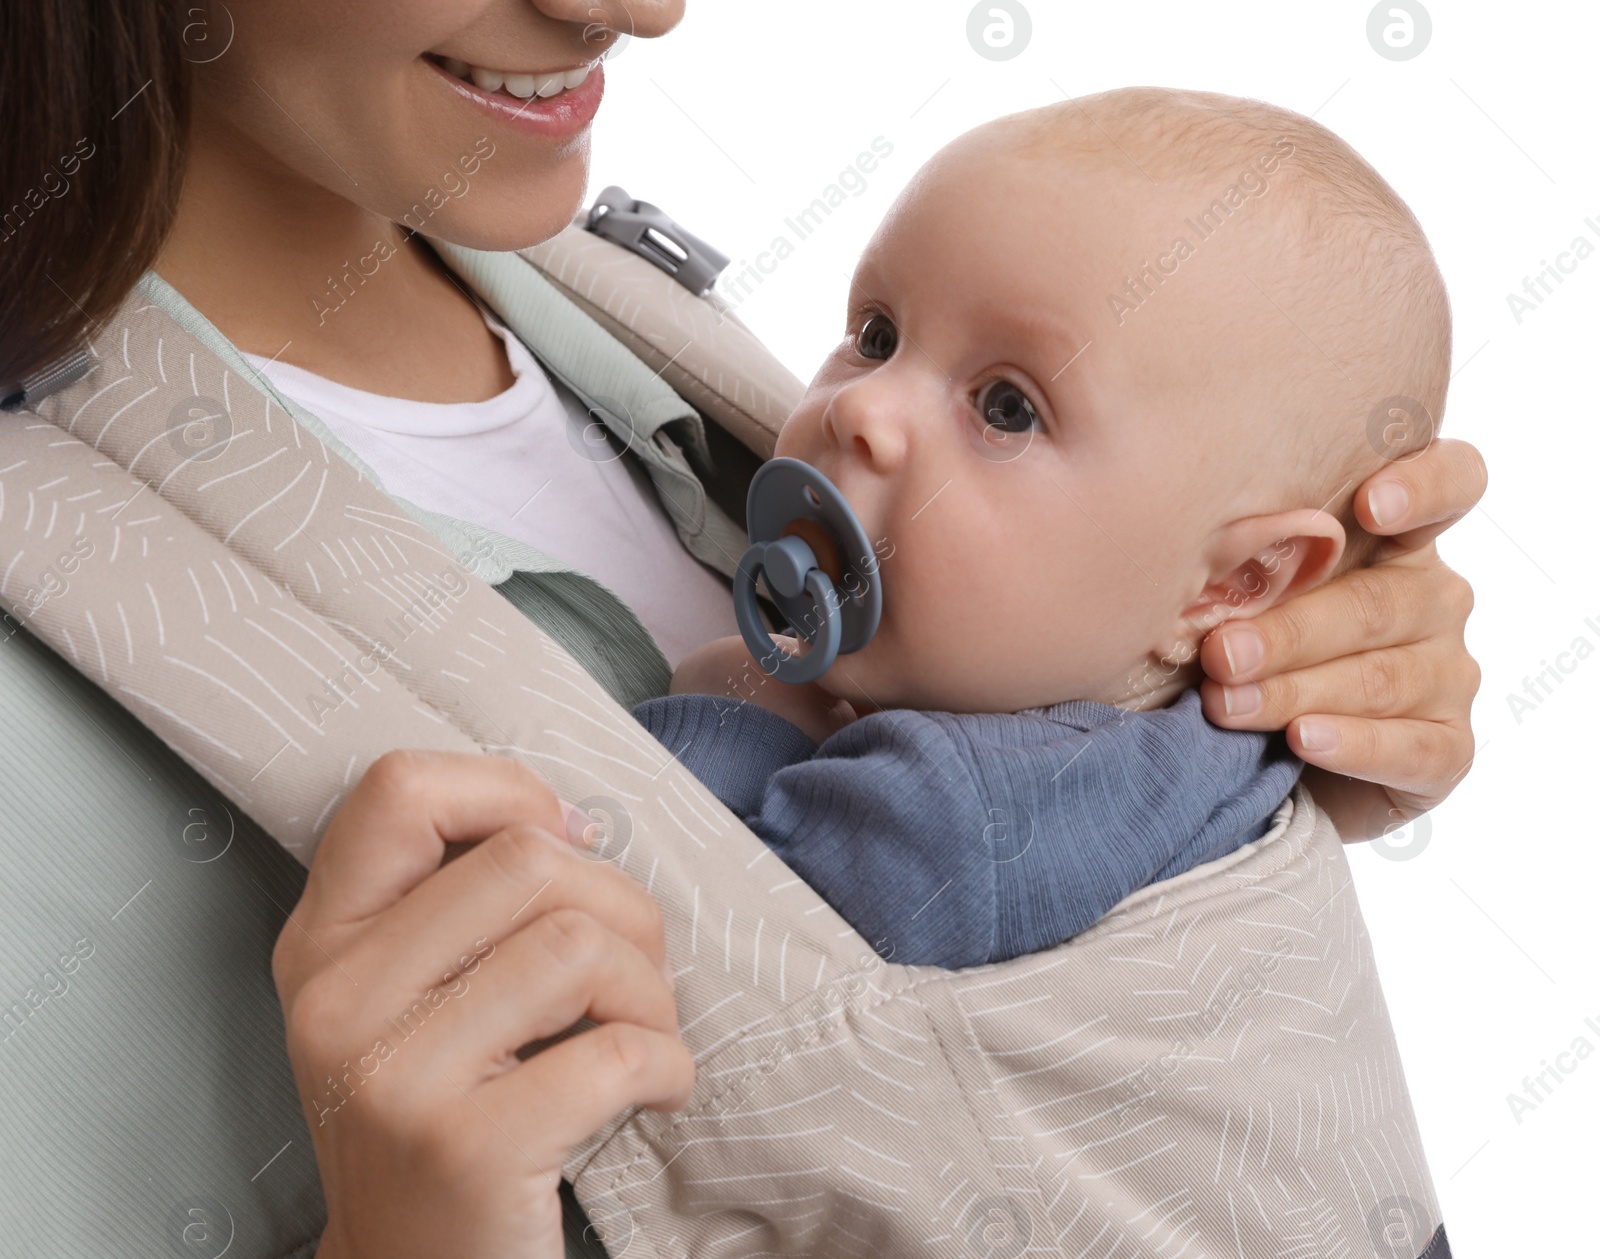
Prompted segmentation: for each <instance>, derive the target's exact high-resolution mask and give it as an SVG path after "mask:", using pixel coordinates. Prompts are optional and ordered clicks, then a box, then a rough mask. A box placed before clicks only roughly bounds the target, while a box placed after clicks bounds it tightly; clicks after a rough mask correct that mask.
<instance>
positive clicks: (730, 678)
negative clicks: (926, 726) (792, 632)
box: [671, 634, 857, 743]
mask: <svg viewBox="0 0 1600 1259" xmlns="http://www.w3.org/2000/svg"><path fill="white" fill-rule="evenodd" d="M773 642H774V643H776V644H778V645H779V646H780V647H782V648H783V649H784V650H785V651H787V652H788V653H789V654H790V655H791V656H793V655H799V654H801V650H802V644H801V642H800V640H799V639H798V638H792V637H790V636H788V635H786V634H777V635H774V636H773ZM671 694H673V695H686V694H687V695H726V696H727V697H728V698H729V699H742V700H748V701H749V702H750V703H752V704H757V705H759V706H760V707H762V708H765V709H766V710H767V711H768V712H771V713H776V714H777V715H778V716H780V717H782V718H783V719H784V720H785V721H789V722H792V723H793V724H795V725H797V726H799V727H800V729H802V730H804V731H805V732H806V734H807V735H809V736H810V737H811V739H812V741H813V742H816V743H822V742H823V741H824V740H826V739H827V738H828V737H829V736H830V735H835V734H837V733H839V731H841V730H843V729H844V728H845V727H846V726H848V725H849V724H850V723H851V722H852V721H854V720H855V719H856V715H857V714H856V711H855V709H854V708H853V707H852V706H851V704H850V701H849V700H845V699H840V698H839V697H838V696H837V695H832V694H829V693H828V692H827V691H825V690H823V689H822V687H821V686H819V685H818V684H817V683H815V682H807V683H805V684H804V685H803V686H794V685H792V684H791V683H788V682H779V681H778V680H777V679H776V678H774V677H771V676H769V675H768V674H766V673H764V672H762V669H761V666H760V665H758V664H757V663H756V661H755V658H754V657H753V656H752V655H751V654H750V650H749V648H747V647H746V646H745V645H744V639H742V638H740V637H739V636H738V635H737V634H733V635H730V636H728V637H727V638H714V639H712V640H711V641H710V642H709V643H705V644H703V645H702V646H699V647H696V648H695V649H694V650H693V651H691V652H690V653H689V654H688V655H687V656H685V657H684V658H683V659H682V660H681V661H679V663H678V667H677V669H676V670H674V671H673V674H672V687H671Z"/></svg>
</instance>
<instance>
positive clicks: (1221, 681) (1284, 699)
mask: <svg viewBox="0 0 1600 1259" xmlns="http://www.w3.org/2000/svg"><path fill="white" fill-rule="evenodd" d="M1487 483H1488V473H1487V470H1486V469H1485V467H1484V463H1483V457H1482V456H1481V455H1480V454H1479V453H1478V451H1477V448H1476V447H1474V446H1472V445H1470V444H1468V443H1467V442H1462V441H1436V442H1434V443H1433V444H1432V445H1431V446H1429V447H1428V448H1427V449H1426V450H1425V451H1424V452H1423V453H1422V454H1421V455H1419V456H1418V457H1417V458H1415V459H1411V460H1408V461H1406V462H1404V463H1395V464H1391V465H1390V466H1388V467H1386V468H1384V469H1383V470H1382V471H1381V472H1377V473H1374V474H1373V476H1371V477H1370V478H1368V479H1367V481H1366V482H1365V483H1364V484H1363V485H1362V486H1361V487H1360V489H1358V490H1357V492H1356V515H1357V518H1358V519H1359V520H1360V522H1361V525H1362V527H1363V528H1365V529H1367V530H1368V531H1369V532H1372V533H1377V534H1383V535H1386V536H1387V537H1388V538H1389V539H1390V541H1389V542H1388V543H1387V545H1386V547H1385V551H1384V556H1383V558H1382V560H1381V562H1379V563H1377V564H1375V565H1374V566H1373V567H1371V568H1366V569H1355V570H1352V571H1350V572H1348V573H1345V574H1343V575H1342V576H1340V577H1338V578H1336V579H1335V580H1333V581H1331V582H1329V583H1327V584H1326V585H1323V586H1319V587H1317V588H1315V589H1313V590H1310V591H1308V592H1307V593H1305V594H1303V595H1301V596H1299V597H1298V598H1294V599H1290V600H1288V601H1287V602H1285V603H1282V604H1280V605H1278V606H1277V607H1276V608H1272V609H1270V610H1268V611H1267V612H1265V613H1263V614H1262V615H1260V616H1258V617H1254V618H1252V619H1251V620H1248V621H1237V622H1232V623H1229V624H1227V625H1223V626H1219V627H1218V628H1217V629H1216V630H1215V631H1213V632H1212V633H1211V635H1210V636H1209V637H1208V638H1207V639H1206V641H1205V643H1204V644H1203V645H1202V646H1201V650H1200V662H1201V665H1202V666H1203V667H1204V669H1205V671H1206V673H1207V674H1208V675H1209V676H1208V678H1207V680H1206V681H1205V682H1204V683H1203V684H1202V686H1201V694H1202V697H1203V699H1204V703H1205V712H1206V716H1207V717H1209V718H1210V719H1211V720H1212V721H1213V722H1215V723H1216V724H1217V725H1219V726H1226V727H1228V728H1230V729H1235V730H1281V729H1284V728H1285V727H1287V730H1288V736H1289V745H1290V747H1292V748H1293V749H1294V751H1295V753H1296V754H1297V755H1298V756H1300V757H1301V759H1303V760H1304V761H1306V762H1307V763H1308V765H1310V766H1313V767H1316V768H1312V769H1308V770H1307V777H1306V781H1307V785H1309V786H1310V787H1311V790H1312V793H1313V794H1314V795H1315V796H1316V798H1317V803H1318V804H1320V805H1322V807H1323V808H1325V809H1327V810H1328V812H1329V813H1330V814H1331V815H1332V816H1333V820H1334V823H1335V824H1336V825H1337V826H1338V828H1339V833H1340V834H1341V835H1342V836H1344V838H1345V839H1346V840H1348V841H1355V840H1364V839H1371V838H1374V837H1375V836H1378V835H1381V834H1383V833H1384V831H1385V829H1392V828H1393V827H1394V826H1397V825H1399V824H1401V823H1403V822H1406V821H1409V820H1410V819H1412V818H1414V817H1416V816H1418V815H1419V814H1422V813H1425V812H1427V811H1428V810H1429V809H1431V808H1433V806H1434V805H1436V804H1438V803H1439V802H1440V801H1441V800H1443V799H1444V798H1445V797H1446V796H1447V795H1449V794H1450V792H1451V790H1452V789H1453V788H1454V787H1455V785H1456V783H1457V782H1458V781H1460V779H1461V777H1462V775H1463V774H1465V773H1466V772H1467V770H1468V768H1470V767H1471V765H1472V755H1473V740H1472V697H1473V696H1474V695H1475V694H1477V691H1478V681H1479V677H1480V673H1479V670H1478V664H1477V662H1476V661H1475V660H1473V658H1472V656H1471V655H1470V654H1469V653H1468V651H1467V648H1466V642H1465V640H1464V638H1463V633H1464V631H1465V628H1466V623H1467V616H1468V614H1469V613H1470V612H1471V611H1472V587H1471V586H1470V585H1468V584H1467V582H1466V580H1465V579H1464V578H1462V577H1461V576H1460V575H1459V574H1458V573H1456V572H1454V571H1453V570H1451V569H1450V568H1449V567H1448V566H1447V565H1446V564H1445V563H1444V561H1443V560H1441V559H1440V558H1439V555H1438V552H1437V550H1436V549H1435V547H1434V539H1435V538H1437V537H1438V536H1439V534H1440V533H1442V532H1443V531H1444V530H1445V529H1447V528H1449V527H1450V526H1451V525H1452V524H1454V523H1455V522H1456V521H1457V520H1459V519H1460V518H1461V517H1462V516H1464V515H1466V514H1467V512H1469V511H1471V510H1472V508H1473V507H1474V506H1475V505H1476V504H1477V502H1478V500H1479V499H1480V498H1481V497H1482V496H1483V491H1484V487H1485V486H1486V485H1487Z"/></svg>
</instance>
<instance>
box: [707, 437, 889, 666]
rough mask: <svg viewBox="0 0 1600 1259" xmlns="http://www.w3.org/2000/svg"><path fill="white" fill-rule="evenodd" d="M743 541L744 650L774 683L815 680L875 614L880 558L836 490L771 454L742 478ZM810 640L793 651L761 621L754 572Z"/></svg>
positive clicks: (868, 632) (740, 607)
mask: <svg viewBox="0 0 1600 1259" xmlns="http://www.w3.org/2000/svg"><path fill="white" fill-rule="evenodd" d="M745 514H746V518H747V525H748V528H749V533H750V549H749V550H747V551H746V552H745V553H744V556H743V558H742V559H740V561H739V568H738V572H737V573H736V574H735V576H734V582H733V603H734V612H735V614H736V615H737V617H738V620H739V632H740V634H741V635H742V636H743V638H744V641H745V646H747V647H748V648H749V649H750V653H751V655H753V656H754V657H755V658H756V661H757V663H758V664H759V665H760V666H761V668H762V669H763V670H764V671H766V672H767V673H769V674H771V675H772V676H773V677H776V678H777V679H778V680H779V681H780V682H791V683H794V684H796V685H798V684H801V683H804V682H814V681H816V679H817V678H819V677H821V676H822V675H823V674H824V673H825V672H827V670H828V668H829V666H831V665H832V664H833V662H834V660H835V658H837V657H838V656H839V655H843V654H848V653H850V652H853V651H860V650H861V648H863V647H865V646H866V645H867V643H868V641H869V640H870V639H871V638H872V635H873V634H874V633H876V632H877V628H878V619H879V617H880V616H881V615H882V612H883V594H882V590H881V587H880V584H879V583H880V578H879V574H878V558H877V555H876V553H875V552H874V551H873V549H872V543H871V542H870V541H869V539H868V538H867V534H866V530H865V529H863V528H862V527H861V521H860V520H859V519H858V518H857V517H856V514H855V512H854V511H853V510H852V509H851V507H850V504H849V502H848V501H846V499H845V497H844V495H843V494H841V493H840V492H839V490H838V488H837V487H836V486H835V485H834V484H833V482H831V481H830V480H828V478H827V477H825V476H823V475H822V473H820V472H819V471H817V469H815V468H813V467H812V466H811V465H810V464H808V463H805V462H802V461H801V460H799V459H771V460H768V461H767V462H766V463H764V464H762V465H761V467H760V468H759V469H758V470H757V471H756V474H755V476H754V477H752V478H751V481H750V493H749V497H748V498H747V500H746V504H745ZM762 575H765V576H766V578H767V589H768V591H769V592H770V593H771V595H772V601H773V602H774V603H775V604H776V605H777V607H778V610H779V611H780V612H781V613H782V614H783V616H784V618H785V619H786V620H787V621H788V623H789V627H790V628H791V629H793V631H794V632H795V633H796V634H797V635H798V636H799V637H800V638H801V639H803V640H804V641H805V642H806V643H807V644H808V650H807V651H806V653H805V654H804V655H803V656H791V655H789V654H788V653H787V652H785V651H784V650H783V649H782V648H780V647H778V646H777V644H775V643H774V642H773V641H772V637H771V635H770V634H769V633H768V632H767V629H766V627H765V626H764V625H763V624H762V623H761V615H760V611H759V608H758V606H757V603H756V588H755V586H756V579H757V578H758V577H760V576H762Z"/></svg>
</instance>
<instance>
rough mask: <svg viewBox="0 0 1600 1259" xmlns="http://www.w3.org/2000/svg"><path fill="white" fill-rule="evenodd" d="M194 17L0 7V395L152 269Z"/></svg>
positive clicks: (171, 181) (53, 5)
mask: <svg viewBox="0 0 1600 1259" xmlns="http://www.w3.org/2000/svg"><path fill="white" fill-rule="evenodd" d="M194 12H195V11H194V10H192V9H189V8H187V7H182V6H180V4H179V3H178V2H177V0H25V2H23V3H5V4H0V118H3V119H4V120H5V123H4V128H3V130H0V390H4V389H6V388H8V387H9V386H10V384H11V383H12V382H13V381H16V380H19V379H21V378H22V377H24V376H26V375H28V374H29V373H31V372H33V371H36V370H38V369H39V368H41V367H43V366H45V365H46V364H48V363H50V362H52V361H53V360H55V359H57V358H59V357H61V356H62V355H63V354H66V353H68V352H69V351H70V350H71V349H72V348H73V347H74V346H75V345H78V344H80V343H81V342H82V340H83V339H84V337H85V334H86V333H87V332H89V331H90V330H91V329H92V328H93V326H94V325H96V324H97V323H99V322H100V321H101V320H102V319H104V318H105V317H106V316H107V315H108V314H110V313H111V312H112V311H113V310H115V309H116V307H117V306H118V305H119V304H121V302H122V301H123V299H124V298H125V297H126V296H127V294H128V291H129V290H130V289H131V288H132V287H133V285H134V284H135V283H136V282H137V281H138V279H139V277H140V276H141V275H142V274H143V273H144V272H145V270H146V269H147V268H148V267H149V266H150V264H151V263H152V262H153V261H154V260H155V257H156V253H157V251H158V250H159V249H160V247H161V242H162V240H163V239H164V238H165V237H166V234H167V232H168V230H169V229H170V228H171V226H172V221H173V218H174V216H175V214H176V212H177V203H178V190H179V187H180V185H181V183H182V179H183V157H184V148H185V142H186V140H187V137H188V131H189V64H188V61H187V60H186V59H185V55H184V54H185V46H184V40H185V38H186V35H187V34H188V32H187V31H186V21H187V22H188V23H189V24H191V25H192V22H193V17H194Z"/></svg>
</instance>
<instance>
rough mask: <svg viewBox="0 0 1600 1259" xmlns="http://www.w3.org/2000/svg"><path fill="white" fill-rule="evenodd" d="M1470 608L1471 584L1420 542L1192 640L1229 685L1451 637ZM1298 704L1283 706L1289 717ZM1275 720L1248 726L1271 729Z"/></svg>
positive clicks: (1211, 673)
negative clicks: (1381, 649)
mask: <svg viewBox="0 0 1600 1259" xmlns="http://www.w3.org/2000/svg"><path fill="white" fill-rule="evenodd" d="M1471 611H1472V587H1471V586H1470V585H1469V584H1468V583H1467V581H1466V579H1465V578H1463V577H1462V576H1461V575H1460V574H1459V573H1457V572H1455V571H1454V570H1453V569H1451V568H1450V567H1449V566H1447V565H1446V564H1444V563H1443V562H1442V561H1441V560H1440V559H1439V558H1438V556H1437V555H1436V554H1434V552H1433V550H1432V549H1431V548H1426V549H1424V550H1421V551H1415V552H1411V553H1409V554H1406V555H1402V556H1396V557H1395V558H1394V559H1392V560H1389V561H1387V562H1385V563H1382V564H1379V565H1377V566H1376V567H1373V568H1358V569H1352V570H1351V571H1350V572H1347V573H1344V574H1342V575H1340V576H1339V577H1336V578H1335V579H1334V580H1333V581H1330V582H1328V583H1327V584H1326V585H1323V586H1319V587H1317V588H1316V589H1315V590H1310V591H1307V592H1306V593H1305V594H1303V595H1300V596H1299V597H1298V598H1294V599H1290V600H1288V601H1287V602H1284V603H1281V604H1279V605H1278V606H1277V607H1273V608H1268V609H1267V610H1266V611H1265V612H1263V613H1261V615H1259V616H1255V617H1252V618H1250V619H1249V620H1246V621H1233V622H1230V623H1228V624H1225V625H1221V626H1219V627H1218V628H1217V629H1215V630H1213V631H1212V633H1211V634H1210V635H1208V636H1207V638H1206V640H1205V641H1204V642H1203V643H1202V644H1201V645H1200V664H1201V667H1202V668H1203V669H1204V670H1205V672H1206V675H1207V676H1208V677H1209V678H1211V679H1213V680H1214V681H1215V682H1217V683H1220V684H1222V685H1223V686H1234V685H1237V684H1239V683H1241V682H1260V681H1263V680H1265V679H1269V678H1272V677H1274V676H1276V675H1280V674H1287V673H1292V672H1293V671H1295V670H1297V669H1303V668H1306V667H1307V666H1309V665H1318V664H1322V663H1323V662H1336V661H1339V660H1340V659H1342V658H1345V657H1348V656H1352V655H1354V654H1355V653H1358V652H1363V651H1367V650H1370V649H1372V648H1376V647H1389V646H1403V645H1405V644H1408V643H1416V642H1421V641H1424V640H1426V639H1429V638H1434V637H1442V638H1448V639H1449V640H1451V641H1452V642H1455V643H1457V644H1459V643H1460V633H1461V627H1462V626H1463V625H1464V624H1465V623H1466V619H1467V615H1468V614H1469V613H1470V612H1471ZM1458 649H1459V648H1458ZM1219 698H1220V696H1219ZM1280 698H1281V697H1280ZM1331 707H1333V708H1335V709H1339V708H1342V705H1341V704H1339V703H1334V704H1332V705H1331ZM1220 711H1222V712H1224V713H1226V711H1227V710H1226V708H1225V707H1223V708H1221V709H1220ZM1235 711H1238V710H1237V707H1236V708H1235ZM1306 711H1308V709H1306V708H1304V707H1289V708H1288V714H1289V715H1291V716H1292V715H1294V714H1295V713H1300V712H1306ZM1210 714H1211V709H1210V707H1209V706H1208V707H1207V715H1210ZM1286 719H1287V718H1285V719H1284V720H1286ZM1213 720H1215V718H1213ZM1282 724H1283V720H1279V721H1277V722H1274V723H1271V724H1268V725H1264V726H1252V727H1251V728H1252V729H1263V730H1275V729H1278V728H1279V727H1281V726H1282Z"/></svg>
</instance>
